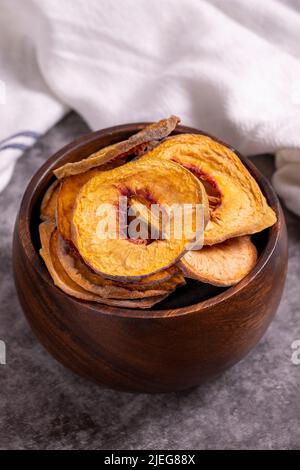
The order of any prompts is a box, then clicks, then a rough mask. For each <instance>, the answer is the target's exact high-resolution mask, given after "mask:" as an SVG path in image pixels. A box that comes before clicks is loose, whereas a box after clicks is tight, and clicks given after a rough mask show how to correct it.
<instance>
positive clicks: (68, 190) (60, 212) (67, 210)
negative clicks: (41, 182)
mask: <svg viewBox="0 0 300 470" xmlns="http://www.w3.org/2000/svg"><path fill="white" fill-rule="evenodd" d="M97 171H99V170H98V169H94V170H90V171H87V172H86V173H82V174H80V175H75V176H69V177H68V178H65V179H64V180H63V181H62V182H61V183H60V188H59V191H58V197H57V213H56V214H57V227H58V230H59V232H60V234H61V235H62V236H63V238H64V239H65V240H71V239H72V234H71V220H72V214H73V207H74V203H75V200H76V197H77V195H78V193H79V191H80V189H81V188H82V186H84V184H85V183H87V182H88V181H89V180H90V179H91V178H92V177H93V176H94V175H95V174H96V172H97Z"/></svg>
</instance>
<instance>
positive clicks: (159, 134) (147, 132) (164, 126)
mask: <svg viewBox="0 0 300 470" xmlns="http://www.w3.org/2000/svg"><path fill="white" fill-rule="evenodd" d="M179 122H180V119H179V118H178V117H177V116H171V117H169V118H168V119H162V120H161V121H159V122H156V123H153V124H150V125H148V126H146V127H145V128H144V129H143V130H141V131H140V132H138V133H137V134H134V135H132V136H131V137H129V139H127V140H125V141H122V142H118V143H116V144H113V145H110V146H109V147H106V148H104V149H101V150H100V151H98V152H96V153H94V154H92V155H90V156H89V157H88V158H86V159H84V160H81V161H79V162H75V163H67V164H66V165H63V166H62V167H60V168H57V169H56V170H54V174H55V176H56V177H57V178H58V179H62V178H65V177H66V176H71V175H77V174H79V173H83V172H85V171H88V170H90V169H92V168H96V167H99V166H101V165H103V164H105V163H107V162H110V161H112V160H114V159H116V158H121V157H123V156H124V155H125V154H127V153H128V152H132V151H133V150H134V149H138V150H139V147H140V146H141V145H144V144H147V143H148V142H151V143H152V142H153V141H156V140H161V139H164V138H165V137H167V136H168V135H169V134H170V133H171V132H172V131H173V130H174V129H175V127H176V125H177V124H178V123H179Z"/></svg>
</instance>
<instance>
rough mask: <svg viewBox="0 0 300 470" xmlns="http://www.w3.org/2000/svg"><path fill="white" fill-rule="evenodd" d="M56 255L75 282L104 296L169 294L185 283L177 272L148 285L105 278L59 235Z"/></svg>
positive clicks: (126, 296)
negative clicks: (82, 259) (91, 268)
mask: <svg viewBox="0 0 300 470" xmlns="http://www.w3.org/2000/svg"><path fill="white" fill-rule="evenodd" d="M57 255H58V258H59V261H60V262H61V264H62V266H63V268H64V270H65V271H66V273H67V274H68V275H69V276H70V278H71V279H72V280H73V281H74V282H76V284H78V285H80V286H81V287H83V288H84V289H85V290H87V291H89V292H93V293H94V294H97V295H100V296H101V297H105V298H115V299H139V298H145V297H154V296H157V295H165V294H170V293H171V292H172V291H174V290H175V289H176V287H178V286H180V285H184V284H185V281H184V277H183V276H182V274H177V275H176V276H173V277H172V278H171V279H170V280H167V281H164V282H161V283H159V284H156V285H154V286H150V287H149V286H143V285H142V284H140V285H138V284H126V285H125V284H120V283H117V282H115V281H112V280H109V279H105V278H104V277H102V276H100V275H99V274H95V273H93V271H91V270H90V269H89V268H88V267H87V266H86V265H85V264H84V263H83V261H81V260H80V259H79V257H78V256H76V255H74V253H73V252H72V250H71V249H70V248H69V247H68V244H67V243H66V242H65V241H64V240H63V238H62V237H61V236H60V235H58V238H57Z"/></svg>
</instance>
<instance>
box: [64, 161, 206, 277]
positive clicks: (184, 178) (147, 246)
mask: <svg viewBox="0 0 300 470" xmlns="http://www.w3.org/2000/svg"><path fill="white" fill-rule="evenodd" d="M124 195H126V196H127V197H128V198H130V197H141V198H142V199H143V201H144V200H147V201H148V202H151V203H156V204H158V205H159V206H162V205H166V206H168V207H170V206H172V205H173V204H179V205H182V204H190V207H191V214H192V221H193V226H192V228H193V229H195V223H194V222H195V215H196V210H197V204H202V206H203V209H204V219H205V222H206V221H207V211H208V201H207V196H206V193H205V189H204V187H203V185H202V184H201V183H200V182H199V180H198V179H197V178H196V177H195V176H194V175H192V173H190V172H189V171H187V170H185V169H184V168H182V167H181V166H180V165H178V164H176V163H173V162H168V161H163V162H162V161H161V160H153V159H152V160H151V161H145V162H142V161H135V162H130V163H127V164H126V165H123V166H121V167H119V168H117V169H114V170H111V171H107V172H105V173H102V172H101V173H99V174H97V175H96V176H94V177H93V178H92V179H90V180H89V181H88V182H87V183H86V184H85V185H84V186H83V188H82V189H81V191H80V193H79V195H78V197H77V199H76V204H75V207H74V212H73V222H72V239H73V242H74V245H75V246H76V247H77V249H78V251H79V253H80V255H81V256H82V258H83V260H84V261H85V263H86V264H87V265H89V266H90V267H91V268H92V269H93V270H94V271H96V272H97V273H100V274H103V275H104V276H105V277H110V278H120V279H122V278H123V279H124V280H125V279H127V280H128V281H130V279H133V278H136V279H138V278H141V277H143V276H147V275H149V274H152V273H155V272H158V271H160V270H163V269H166V268H167V267H168V266H170V265H172V264H174V263H175V262H176V261H177V260H178V259H179V258H180V257H181V256H182V255H183V253H184V252H185V251H186V250H187V249H188V246H189V245H190V244H191V242H193V241H194V240H195V238H196V237H197V236H198V235H199V233H195V232H193V230H192V229H191V230H187V227H186V226H185V227H183V231H182V232H183V233H182V234H181V236H180V237H178V236H175V235H174V231H171V233H170V237H169V238H166V239H162V240H153V241H151V243H141V244H140V243H132V240H130V239H126V238H123V237H122V236H120V235H119V233H118V230H117V231H116V233H115V237H112V238H102V239H101V238H100V237H99V236H98V224H99V223H100V216H99V207H103V205H105V204H109V205H111V206H112V207H116V208H118V204H119V197H120V196H124ZM147 201H146V202H147ZM104 207H105V206H104ZM171 217H172V215H171ZM172 221H173V219H172V220H171V223H170V225H171V226H172ZM202 229H203V227H202Z"/></svg>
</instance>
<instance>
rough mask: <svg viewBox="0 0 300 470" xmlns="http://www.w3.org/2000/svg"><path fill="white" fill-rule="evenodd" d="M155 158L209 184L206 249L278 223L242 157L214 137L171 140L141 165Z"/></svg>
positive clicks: (207, 187)
mask: <svg viewBox="0 0 300 470" xmlns="http://www.w3.org/2000/svg"><path fill="white" fill-rule="evenodd" d="M151 158H155V159H157V158H160V159H161V160H171V161H175V162H177V163H179V164H180V165H182V166H183V167H185V168H186V169H188V170H189V171H191V172H192V173H193V174H194V175H195V176H196V177H197V178H199V180H200V181H202V182H203V183H204V184H205V187H206V190H207V192H208V196H209V200H210V206H211V218H210V221H209V222H208V224H207V227H206V229H205V233H204V243H205V244H206V245H215V244H216V243H220V242H222V241H224V240H227V239H228V238H233V237H237V236H241V235H248V234H252V233H256V232H260V231H262V230H264V229H265V228H267V227H270V226H271V225H273V224H274V223H275V222H276V214H275V212H274V211H273V209H271V207H269V205H268V203H267V201H266V199H265V197H264V196H263V194H262V192H261V190H260V188H259V186H258V184H257V183H256V181H255V179H254V178H253V177H252V176H251V175H250V173H249V171H248V170H247V168H246V167H245V166H244V165H243V164H242V162H241V161H240V159H239V158H238V156H237V155H236V154H235V153H234V152H233V151H232V150H230V149H229V148H228V147H225V146H224V145H222V144H220V143H219V142H216V141H214V140H213V139H211V138H210V137H206V136H203V135H197V134H195V135H194V134H180V135H178V136H175V137H170V138H169V139H167V140H166V141H165V142H163V143H162V144H160V145H159V146H158V147H156V148H155V149H154V150H152V151H151V152H149V153H147V154H146V155H144V156H143V157H141V158H140V161H141V160H144V161H145V160H146V161H147V160H149V159H151Z"/></svg>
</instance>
